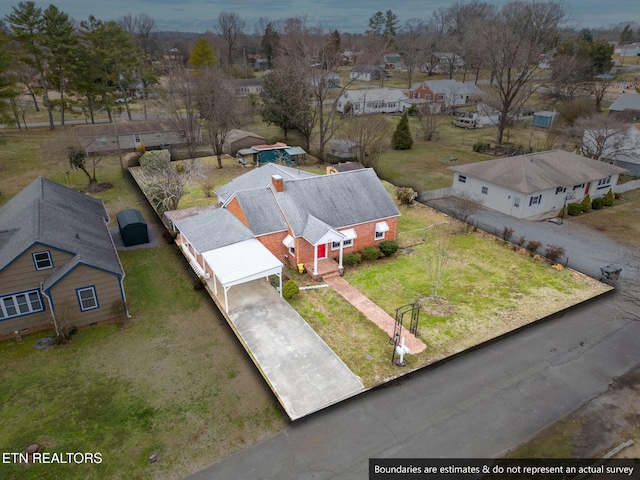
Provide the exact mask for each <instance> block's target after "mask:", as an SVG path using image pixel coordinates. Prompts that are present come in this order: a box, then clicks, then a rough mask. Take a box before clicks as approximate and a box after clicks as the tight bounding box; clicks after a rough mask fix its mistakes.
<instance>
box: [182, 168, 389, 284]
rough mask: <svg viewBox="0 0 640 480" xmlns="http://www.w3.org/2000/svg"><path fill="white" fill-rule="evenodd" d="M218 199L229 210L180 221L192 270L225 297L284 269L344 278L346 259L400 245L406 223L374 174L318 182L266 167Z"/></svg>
mask: <svg viewBox="0 0 640 480" xmlns="http://www.w3.org/2000/svg"><path fill="white" fill-rule="evenodd" d="M265 182H268V183H265ZM216 193H217V194H218V197H219V198H220V199H221V200H222V201H223V202H224V203H223V205H222V208H220V209H218V210H216V211H213V212H208V213H205V214H202V215H196V216H193V217H190V218H188V219H185V220H181V221H177V222H176V227H177V228H178V230H179V232H180V234H179V235H178V243H179V245H180V246H181V247H182V249H183V251H184V252H186V253H185V254H186V255H187V258H189V260H190V262H191V264H192V267H193V268H194V269H195V270H196V271H197V272H198V273H199V274H200V275H204V276H206V277H208V278H210V279H212V280H213V283H214V285H216V282H218V283H219V284H220V285H221V286H222V287H224V288H225V293H226V291H227V290H228V287H230V286H232V285H233V284H236V285H237V284H238V283H242V282H241V280H242V278H250V279H254V278H262V277H265V276H266V274H265V272H267V271H269V272H271V273H269V274H270V275H272V274H274V273H273V272H275V271H276V270H277V268H278V265H277V264H278V263H280V268H282V264H283V263H288V264H290V265H292V266H294V267H296V266H298V265H300V264H302V265H305V266H306V269H307V271H309V272H310V273H311V274H312V275H314V276H315V277H316V278H317V273H318V265H319V263H323V264H324V265H328V264H331V265H333V270H334V271H337V272H341V271H342V258H343V255H344V254H345V253H348V252H356V251H360V250H362V249H363V248H365V247H367V246H373V245H378V244H379V243H380V242H381V241H383V240H393V239H395V237H396V228H397V220H398V217H399V216H400V212H399V211H398V208H397V207H396V205H395V203H394V202H393V200H392V199H391V197H390V196H389V194H388V193H387V191H386V190H385V188H384V187H383V185H382V183H381V182H380V180H379V179H378V177H377V176H376V174H375V172H374V171H373V170H372V169H370V168H367V169H360V170H353V171H349V172H344V173H337V174H333V175H313V174H309V173H303V172H299V171H298V170H296V169H292V168H287V167H283V166H280V165H273V164H267V165H265V166H263V167H260V168H258V169H256V170H253V171H251V172H249V173H247V174H245V175H242V176H240V177H238V178H237V179H235V180H234V181H233V182H231V183H229V184H227V185H225V186H223V187H221V188H220V189H217V190H216ZM223 254H224V255H223ZM234 255H236V257H234ZM221 259H224V262H227V263H229V264H231V265H236V268H237V269H238V270H240V271H242V272H243V273H242V274H241V275H243V277H242V278H239V275H240V274H237V275H235V277H234V278H235V280H225V278H227V279H231V278H232V275H231V274H228V273H226V270H225V268H226V267H225V265H226V263H225V264H223V262H222V260H221ZM251 259H253V260H251ZM274 259H275V260H274ZM250 260H251V261H250ZM276 261H277V262H276ZM216 262H217V263H216ZM252 265H255V268H253V267H252ZM217 267H218V268H219V269H220V274H219V273H218V272H217V271H216V268H217ZM245 267H246V268H245ZM225 282H226V283H225ZM233 282H238V283H233ZM216 288H217V287H216Z"/></svg>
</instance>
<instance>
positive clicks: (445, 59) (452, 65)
mask: <svg viewBox="0 0 640 480" xmlns="http://www.w3.org/2000/svg"><path fill="white" fill-rule="evenodd" d="M420 71H421V72H423V73H428V74H430V75H431V74H447V75H449V74H453V73H460V72H462V71H464V60H462V58H461V57H460V56H459V55H458V54H456V53H453V52H436V53H434V54H433V55H431V57H430V58H428V60H427V62H425V64H424V65H422V66H421V67H420Z"/></svg>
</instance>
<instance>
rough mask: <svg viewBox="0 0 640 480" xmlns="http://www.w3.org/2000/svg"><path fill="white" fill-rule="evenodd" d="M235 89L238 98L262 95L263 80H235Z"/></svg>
mask: <svg viewBox="0 0 640 480" xmlns="http://www.w3.org/2000/svg"><path fill="white" fill-rule="evenodd" d="M233 88H234V90H235V92H236V95H237V96H238V97H246V96H247V95H260V94H261V93H262V80H261V79H259V78H239V79H235V80H233Z"/></svg>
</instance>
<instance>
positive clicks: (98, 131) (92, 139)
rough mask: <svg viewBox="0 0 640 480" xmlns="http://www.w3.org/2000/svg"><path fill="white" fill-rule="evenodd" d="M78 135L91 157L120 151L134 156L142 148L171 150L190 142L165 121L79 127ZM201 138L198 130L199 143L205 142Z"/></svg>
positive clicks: (172, 123)
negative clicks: (137, 149) (133, 153)
mask: <svg viewBox="0 0 640 480" xmlns="http://www.w3.org/2000/svg"><path fill="white" fill-rule="evenodd" d="M74 131H75V134H76V136H77V137H78V140H79V141H80V143H81V145H82V146H83V148H84V149H85V151H86V153H87V155H92V154H96V153H100V152H112V151H116V150H118V148H120V149H121V150H122V151H131V152H132V151H134V150H135V149H136V148H141V147H142V146H144V147H145V148H146V149H147V150H149V149H151V150H153V149H158V148H169V147H175V146H180V145H183V144H184V143H185V141H186V137H185V132H184V131H183V130H181V129H180V127H179V126H178V125H176V124H175V123H174V122H172V121H164V120H143V121H135V122H127V121H125V122H122V121H118V122H117V124H114V123H97V124H93V125H78V126H76V127H75V128H74ZM116 131H117V132H118V135H117V137H116ZM200 135H201V134H200V128H198V131H197V133H196V138H197V139H198V141H201V140H202V139H201V136H200ZM118 140H119V144H120V145H118Z"/></svg>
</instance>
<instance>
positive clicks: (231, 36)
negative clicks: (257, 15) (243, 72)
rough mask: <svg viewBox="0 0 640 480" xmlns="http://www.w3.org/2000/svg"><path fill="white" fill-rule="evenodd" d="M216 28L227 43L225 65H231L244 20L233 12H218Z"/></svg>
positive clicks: (244, 23) (244, 24)
mask: <svg viewBox="0 0 640 480" xmlns="http://www.w3.org/2000/svg"><path fill="white" fill-rule="evenodd" d="M216 29H217V30H218V32H219V33H220V35H222V37H223V38H224V40H225V42H226V43H227V67H231V65H233V52H234V50H235V49H236V47H237V43H238V37H239V36H240V35H242V34H243V33H244V31H245V29H246V22H245V21H244V20H243V19H242V18H240V15H238V14H237V13H235V12H220V15H218V25H217V26H216Z"/></svg>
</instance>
